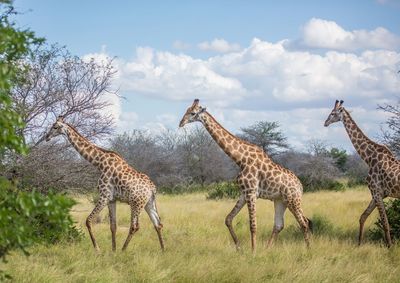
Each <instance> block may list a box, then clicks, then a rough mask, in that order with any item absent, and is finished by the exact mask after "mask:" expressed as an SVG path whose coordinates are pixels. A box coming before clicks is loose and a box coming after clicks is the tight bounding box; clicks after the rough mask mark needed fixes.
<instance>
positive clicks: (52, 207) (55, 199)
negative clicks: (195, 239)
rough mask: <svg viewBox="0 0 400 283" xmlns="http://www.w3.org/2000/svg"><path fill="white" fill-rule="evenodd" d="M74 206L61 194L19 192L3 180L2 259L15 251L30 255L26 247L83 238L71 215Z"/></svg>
mask: <svg viewBox="0 0 400 283" xmlns="http://www.w3.org/2000/svg"><path fill="white" fill-rule="evenodd" d="M74 204H75V201H74V200H72V199H71V198H68V197H66V196H64V195H60V194H55V193H49V194H48V195H42V194H40V193H38V192H35V191H32V192H24V191H19V190H17V189H16V188H14V187H13V186H12V185H11V184H10V182H9V181H7V180H5V179H4V178H0V258H1V259H3V260H5V256H6V255H7V253H8V252H9V251H10V250H13V249H20V250H22V251H23V252H24V253H25V254H28V252H27V250H26V248H27V247H29V246H30V245H32V244H35V243H44V244H54V243H57V242H60V241H64V240H66V241H69V240H77V239H80V238H81V235H82V234H81V232H80V231H79V230H78V229H77V228H76V227H75V226H74V223H73V220H72V218H71V216H70V214H69V211H70V209H71V208H72V206H73V205H74Z"/></svg>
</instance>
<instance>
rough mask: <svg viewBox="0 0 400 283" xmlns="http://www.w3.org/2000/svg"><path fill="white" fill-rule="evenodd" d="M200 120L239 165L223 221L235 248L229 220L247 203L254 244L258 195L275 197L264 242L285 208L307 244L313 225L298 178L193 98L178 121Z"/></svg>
mask: <svg viewBox="0 0 400 283" xmlns="http://www.w3.org/2000/svg"><path fill="white" fill-rule="evenodd" d="M196 121H199V122H201V123H202V124H203V125H204V127H205V128H206V130H207V131H208V132H209V133H210V135H211V136H212V138H213V139H214V140H215V141H216V142H217V144H218V145H219V146H220V147H221V149H222V150H223V151H224V152H225V153H226V154H227V155H228V156H229V157H231V158H232V159H233V161H234V162H235V163H236V164H237V165H238V166H239V167H240V172H239V174H238V176H237V179H236V180H237V183H238V185H239V187H240V197H239V200H238V201H237V203H236V205H235V206H234V208H233V209H232V210H231V212H230V213H229V214H228V215H227V216H226V218H225V224H226V226H227V227H228V230H229V232H230V234H231V236H232V239H233V241H234V243H235V246H236V248H237V249H239V248H240V245H239V240H238V238H237V236H236V234H235V232H234V230H233V226H232V221H233V219H234V218H235V216H236V215H237V214H238V213H239V211H240V210H241V209H242V208H243V206H244V205H245V204H247V208H248V212H249V220H250V221H249V222H250V234H251V247H252V251H253V252H255V248H256V230H257V223H256V200H257V198H262V199H269V200H272V201H274V209H275V217H274V226H273V230H272V234H271V236H270V238H269V240H268V243H267V246H268V247H270V246H271V245H272V244H273V242H274V241H275V240H276V238H277V236H278V234H279V232H280V231H282V229H283V227H284V214H285V211H286V208H289V210H290V212H291V213H292V214H293V215H294V216H295V218H296V220H297V222H298V223H299V224H300V227H301V229H302V230H303V233H304V239H305V242H306V245H307V247H309V245H310V240H309V235H308V232H309V231H311V229H312V223H311V221H310V220H309V219H308V218H306V217H305V216H304V214H303V211H302V208H301V198H302V193H303V187H302V185H301V183H300V181H299V179H298V178H297V177H296V175H294V174H293V173H292V172H291V171H289V170H288V169H286V168H283V167H282V166H280V165H279V164H276V163H274V162H273V161H272V160H271V159H270V158H269V156H268V155H267V154H266V153H265V152H264V151H263V150H262V149H261V148H260V147H258V146H256V145H253V144H251V143H248V142H246V141H243V140H241V139H240V138H238V137H236V136H234V135H232V134H231V133H230V132H228V131H227V130H226V129H225V128H223V127H222V126H221V125H220V124H219V123H218V122H217V121H216V120H215V119H214V117H213V116H211V114H210V113H208V112H207V111H206V108H203V107H202V106H200V105H199V100H198V99H195V100H194V102H193V104H192V105H191V106H190V107H189V108H188V109H187V111H186V113H185V114H184V115H183V118H182V120H181V122H180V124H179V127H183V126H184V125H186V124H187V123H192V122H196Z"/></svg>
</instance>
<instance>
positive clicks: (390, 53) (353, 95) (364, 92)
mask: <svg viewBox="0 0 400 283" xmlns="http://www.w3.org/2000/svg"><path fill="white" fill-rule="evenodd" d="M312 30H314V32H315V33H312V32H311V31H312ZM382 30H383V29H382ZM379 36H381V38H382V39H381V40H382V41H385V40H386V39H387V38H392V39H394V40H392V41H390V40H388V41H387V40H386V43H379V42H380V40H378V39H379V38H380V37H379ZM367 37H370V40H369V41H370V42H367V40H366V39H365V38H367ZM302 39H303V40H304V42H306V43H307V44H308V45H309V47H312V48H310V49H308V50H306V49H294V48H293V45H291V46H290V44H288V40H282V41H279V42H275V43H273V42H268V41H265V40H261V39H257V38H255V39H253V40H252V41H251V42H250V44H249V45H248V46H247V47H245V48H242V49H240V50H239V49H237V50H236V49H235V50H230V51H226V53H224V54H219V55H218V56H210V57H208V58H206V59H201V58H195V57H192V56H189V55H186V54H182V53H179V54H176V53H172V52H164V51H158V50H155V49H153V48H150V47H139V48H137V49H136V54H135V56H134V57H133V58H132V59H129V60H126V59H122V58H120V59H118V60H115V68H116V69H118V75H117V78H116V84H117V85H118V87H119V90H120V94H122V95H123V96H126V97H127V98H128V99H129V96H130V95H138V96H142V97H148V98H149V99H153V98H155V99H157V100H158V101H163V102H164V103H165V104H168V103H170V104H173V105H176V104H177V103H181V104H182V105H183V104H185V105H184V106H186V103H188V104H189V103H190V102H191V101H193V99H194V98H200V100H201V103H202V104H203V105H204V106H207V107H208V109H210V111H211V112H212V113H213V114H214V115H215V117H216V118H217V119H218V120H219V121H220V122H221V123H222V124H223V125H226V127H227V128H228V129H231V130H232V131H233V132H235V131H236V132H237V131H238V130H239V129H240V127H244V126H247V125H249V124H252V123H254V122H255V121H260V120H270V121H279V122H280V123H281V125H282V129H283V130H284V131H285V133H286V134H287V136H288V137H289V140H291V142H292V144H293V145H295V146H296V147H301V144H304V142H305V141H306V140H308V139H309V138H311V137H318V138H327V139H331V138H333V139H336V142H337V144H341V143H343V142H345V141H348V138H347V136H346V133H345V132H344V130H343V129H341V128H340V127H337V126H334V127H332V128H331V127H330V128H329V129H326V128H323V126H322V124H323V121H324V120H325V119H326V115H328V113H329V111H330V108H331V106H332V105H331V104H332V103H333V101H334V100H335V99H344V100H345V102H346V106H347V107H348V108H349V109H353V111H354V116H355V119H356V121H357V122H359V123H360V125H361V126H362V127H363V129H365V130H366V132H367V133H369V134H371V133H373V135H372V136H374V135H376V133H378V132H379V127H380V126H381V124H380V123H381V122H384V121H385V120H386V118H387V117H386V116H384V115H385V114H383V113H382V111H377V110H376V106H377V104H378V103H388V102H389V103H393V102H394V101H396V99H397V96H398V93H399V89H400V78H399V74H398V73H397V72H398V70H399V69H400V53H399V52H398V51H397V45H396V44H397V43H396V44H394V43H393V42H396V40H398V36H397V35H393V34H391V33H389V32H388V31H386V30H384V31H381V30H379V29H376V30H373V31H346V30H344V29H343V28H341V27H340V26H339V25H337V24H336V23H334V22H329V21H323V20H319V19H312V20H310V21H309V22H308V23H307V24H306V26H305V29H304V31H303V38H302ZM374 42H378V43H379V44H387V46H386V47H385V48H383V47H382V46H383V45H382V46H381V47H382V48H378V43H374ZM209 45H210V43H209ZM360 46H363V49H362V50H361V51H359V52H350V51H349V50H350V49H351V50H355V49H357V48H358V47H360ZM317 47H318V48H326V49H327V50H326V51H325V52H320V50H318V51H315V49H313V48H317ZM99 56H100V55H99ZM101 56H103V55H101ZM183 102H184V103H183ZM140 107H148V106H145V105H143V106H140ZM166 109H168V111H169V112H168V113H167V112H162V111H161V112H160V111H157V112H155V113H154V115H153V117H154V119H153V120H152V121H140V123H137V121H138V119H140V118H139V117H138V116H137V114H136V116H135V114H132V113H131V114H129V115H132V116H129V115H128V116H124V117H123V115H125V114H124V113H125V112H122V113H121V109H120V108H119V110H118V109H117V110H114V111H116V113H117V116H118V115H119V116H118V117H119V118H118V119H119V120H120V125H125V126H126V127H128V126H129V127H130V128H133V127H135V125H136V124H135V121H136V123H137V124H140V125H141V126H144V127H146V126H148V127H149V128H153V129H154V128H158V129H162V128H163V127H172V128H175V127H176V124H177V119H178V118H177V117H180V115H182V113H173V114H172V113H170V112H171V111H170V110H169V109H170V108H169V107H167V108H166ZM118 111H119V112H118ZM132 111H135V109H132ZM149 111H152V110H151V107H149ZM182 111H184V109H182ZM118 113H119V114H118ZM128 121H130V123H129V124H128ZM339 141H341V142H339ZM347 145H348V148H351V145H350V144H348V143H347Z"/></svg>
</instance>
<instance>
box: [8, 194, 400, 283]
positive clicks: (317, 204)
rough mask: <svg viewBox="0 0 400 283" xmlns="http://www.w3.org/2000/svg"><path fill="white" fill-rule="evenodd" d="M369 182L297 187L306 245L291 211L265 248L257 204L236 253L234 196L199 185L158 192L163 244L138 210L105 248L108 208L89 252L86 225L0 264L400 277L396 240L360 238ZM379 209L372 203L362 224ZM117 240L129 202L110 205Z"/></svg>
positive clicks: (73, 274) (92, 276)
mask: <svg viewBox="0 0 400 283" xmlns="http://www.w3.org/2000/svg"><path fill="white" fill-rule="evenodd" d="M369 198H370V194H369V192H368V191H367V189H365V188H362V189H357V190H349V191H344V192H316V193H309V194H306V195H305V196H304V199H303V207H304V210H305V213H306V215H307V216H308V217H311V218H313V219H314V221H315V222H316V223H317V225H316V226H317V231H316V233H315V234H314V236H313V239H312V243H311V248H310V249H307V248H306V247H305V244H304V241H303V238H302V234H301V232H300V231H299V229H298V228H297V224H296V223H295V222H294V218H293V216H292V215H291V214H290V213H289V212H287V213H286V227H285V229H284V230H283V231H282V232H281V234H280V235H279V238H278V241H277V242H276V243H275V245H274V246H273V247H272V248H270V249H267V248H266V247H265V243H266V240H267V239H268V237H269V235H270V233H271V229H272V225H273V203H272V202H270V201H265V200H259V201H258V203H257V220H258V231H257V236H258V238H257V240H258V243H257V244H258V245H257V251H256V254H255V255H253V254H252V253H251V249H250V241H249V238H250V237H249V229H248V216H247V209H246V208H244V209H243V210H242V211H241V213H240V214H239V215H238V216H237V218H236V219H235V221H234V224H235V230H236V231H237V233H238V236H239V239H240V240H241V242H242V250H241V251H240V252H236V250H235V248H234V246H233V244H232V241H231V238H230V235H229V233H228V230H227V228H226V227H225V225H224V219H225V216H226V214H227V213H228V212H229V211H230V210H231V208H232V207H233V205H234V203H235V201H234V200H220V201H211V200H206V198H205V195H204V194H188V195H183V196H165V195H161V196H158V206H159V210H160V214H161V217H162V221H163V224H164V235H165V244H166V251H165V252H164V253H162V252H161V251H160V249H159V244H158V240H157V236H156V233H155V231H154V230H153V228H152V226H151V224H150V221H149V219H148V217H147V215H146V214H145V213H143V214H142V216H141V221H140V224H141V229H140V230H139V232H138V233H137V234H136V235H135V236H134V237H133V239H132V241H131V244H130V246H129V247H128V249H127V251H125V252H121V251H120V250H118V251H117V252H116V253H113V252H112V251H111V235H110V232H109V226H108V222H107V220H108V217H107V212H106V211H105V212H103V213H102V222H101V223H100V224H97V225H95V228H94V233H95V235H96V237H97V240H98V242H99V245H100V248H101V249H102V251H101V252H100V254H96V252H95V251H94V249H93V248H92V245H91V242H90V239H89V237H88V235H87V232H86V230H85V233H86V236H85V238H84V239H83V240H82V241H81V242H78V243H76V244H60V245H56V246H48V247H45V246H37V247H34V248H31V249H30V251H31V252H32V255H31V256H29V257H25V256H24V255H23V254H21V253H19V252H15V253H13V254H12V255H11V256H9V257H8V260H9V261H8V263H7V264H5V265H4V264H1V265H0V269H6V270H7V272H8V273H9V274H11V275H12V276H13V278H14V281H15V282H266V281H268V282H292V281H295V282H400V246H399V245H396V246H395V247H393V248H391V249H387V248H385V247H383V246H382V245H381V244H379V243H376V242H368V241H367V242H366V243H365V244H364V245H362V246H361V247H358V246H357V242H356V239H357V235H358V218H359V216H360V214H361V213H362V212H363V210H364V209H365V208H366V206H367V205H368V202H369ZM77 200H78V201H79V204H78V205H76V206H75V207H74V211H73V216H74V218H75V219H76V221H77V222H78V224H79V225H81V226H82V227H84V225H83V224H84V220H85V218H86V216H87V215H88V214H89V212H90V210H91V209H92V207H93V205H92V204H90V202H89V201H88V200H87V198H85V197H80V198H78V199H77ZM376 217H377V213H376V212H374V213H373V214H372V215H371V217H370V219H369V220H368V222H367V224H366V229H368V228H369V227H370V226H371V225H372V224H371V223H373V222H374V220H375V219H376ZM117 218H118V231H117V245H118V248H119V249H120V248H121V247H122V244H123V241H124V240H125V237H126V234H127V230H128V226H129V210H128V207H127V205H125V204H119V205H118V210H117Z"/></svg>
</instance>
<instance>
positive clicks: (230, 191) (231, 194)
mask: <svg viewBox="0 0 400 283" xmlns="http://www.w3.org/2000/svg"><path fill="white" fill-rule="evenodd" d="M207 191H208V193H207V199H224V198H231V199H237V198H239V196H240V188H239V186H238V184H237V183H236V182H219V183H214V184H211V185H209V186H208V190H207Z"/></svg>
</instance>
